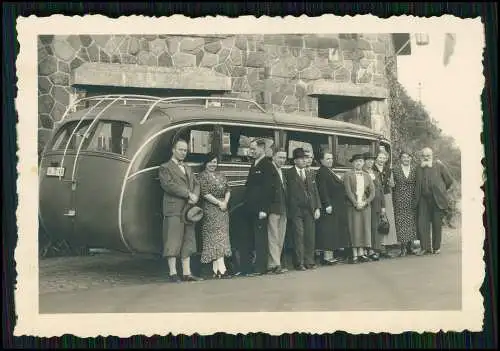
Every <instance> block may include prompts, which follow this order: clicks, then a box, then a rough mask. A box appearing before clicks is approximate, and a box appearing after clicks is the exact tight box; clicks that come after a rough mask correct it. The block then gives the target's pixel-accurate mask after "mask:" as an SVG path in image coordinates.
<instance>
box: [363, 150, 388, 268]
mask: <svg viewBox="0 0 500 351" xmlns="http://www.w3.org/2000/svg"><path fill="white" fill-rule="evenodd" d="M375 159H376V156H375V155H374V154H371V153H367V154H365V165H364V167H363V169H364V171H365V172H366V173H368V175H369V176H370V178H371V179H372V180H373V184H374V186H375V197H374V198H373V201H372V203H371V209H372V220H371V223H372V245H371V248H370V249H369V250H368V257H369V258H371V259H372V260H374V261H377V260H378V259H379V258H380V255H383V254H384V250H383V248H384V247H383V245H382V241H383V237H384V235H383V234H380V233H379V232H378V226H379V224H380V217H381V216H382V215H384V214H385V197H384V189H383V186H382V180H381V179H380V174H379V173H378V172H375V171H374V170H373V164H374V162H375Z"/></svg>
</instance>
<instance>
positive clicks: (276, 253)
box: [267, 213, 287, 268]
mask: <svg viewBox="0 0 500 351" xmlns="http://www.w3.org/2000/svg"><path fill="white" fill-rule="evenodd" d="M286 222H287V218H286V215H279V214H274V213H270V214H269V218H268V222H267V231H268V238H269V255H268V263H267V268H274V267H278V266H280V265H281V252H282V251H283V244H284V242H285V233H286Z"/></svg>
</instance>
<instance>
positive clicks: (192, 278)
mask: <svg viewBox="0 0 500 351" xmlns="http://www.w3.org/2000/svg"><path fill="white" fill-rule="evenodd" d="M182 280H184V281H185V282H199V281H202V280H203V278H199V277H195V276H194V275H184V276H183V277H182Z"/></svg>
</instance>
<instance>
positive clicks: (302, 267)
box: [296, 264, 306, 271]
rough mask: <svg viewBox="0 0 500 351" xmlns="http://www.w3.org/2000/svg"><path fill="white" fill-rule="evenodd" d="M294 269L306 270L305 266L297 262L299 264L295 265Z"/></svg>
mask: <svg viewBox="0 0 500 351" xmlns="http://www.w3.org/2000/svg"><path fill="white" fill-rule="evenodd" d="M296 270H297V271H305V270H306V267H304V265H302V264H299V265H298V266H297V267H296Z"/></svg>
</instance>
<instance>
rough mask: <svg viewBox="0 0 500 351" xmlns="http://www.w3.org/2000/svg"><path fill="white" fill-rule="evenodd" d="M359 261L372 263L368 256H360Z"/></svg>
mask: <svg viewBox="0 0 500 351" xmlns="http://www.w3.org/2000/svg"><path fill="white" fill-rule="evenodd" d="M358 260H359V261H360V262H368V261H370V259H369V258H368V257H367V256H365V255H361V256H358Z"/></svg>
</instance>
